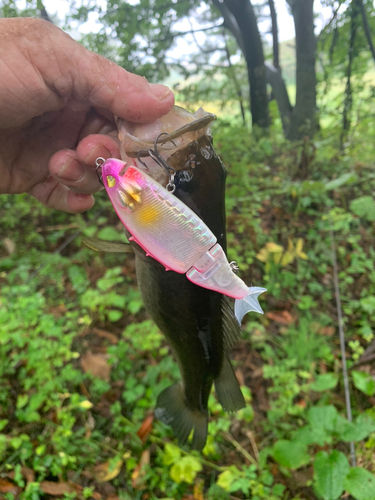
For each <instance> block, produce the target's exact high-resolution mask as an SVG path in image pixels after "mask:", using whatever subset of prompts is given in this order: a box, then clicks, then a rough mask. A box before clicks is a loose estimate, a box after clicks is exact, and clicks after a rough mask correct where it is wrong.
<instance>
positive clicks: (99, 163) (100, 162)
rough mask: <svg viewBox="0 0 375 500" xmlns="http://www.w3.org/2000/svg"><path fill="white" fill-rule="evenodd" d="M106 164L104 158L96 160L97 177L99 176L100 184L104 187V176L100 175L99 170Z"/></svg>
mask: <svg viewBox="0 0 375 500" xmlns="http://www.w3.org/2000/svg"><path fill="white" fill-rule="evenodd" d="M104 162H105V159H104V158H102V157H101V156H99V158H97V159H96V160H95V165H96V167H95V172H96V175H97V176H98V181H99V182H100V184H101V185H102V186H104V182H103V176H102V174H101V173H100V174H99V168H101V166H102V165H103V163H104Z"/></svg>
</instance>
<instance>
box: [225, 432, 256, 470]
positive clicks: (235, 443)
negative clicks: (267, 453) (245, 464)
mask: <svg viewBox="0 0 375 500" xmlns="http://www.w3.org/2000/svg"><path fill="white" fill-rule="evenodd" d="M222 436H223V437H224V438H225V439H226V440H227V441H229V442H230V443H231V444H232V445H233V446H234V447H235V448H236V450H237V451H239V452H240V453H241V454H242V455H243V456H244V457H245V458H246V459H247V460H248V461H249V462H250V463H251V464H253V465H255V466H256V467H257V468H258V462H257V461H256V460H255V458H254V457H252V456H251V455H250V453H249V452H247V451H246V450H245V448H244V447H243V446H241V445H240V443H239V442H238V441H236V440H235V439H234V437H232V436H231V435H230V434H229V433H228V432H223V433H222Z"/></svg>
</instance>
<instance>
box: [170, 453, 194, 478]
mask: <svg viewBox="0 0 375 500" xmlns="http://www.w3.org/2000/svg"><path fill="white" fill-rule="evenodd" d="M200 470H202V464H201V463H200V461H199V459H198V458H195V457H192V456H187V457H182V458H181V459H180V460H178V462H176V463H174V464H173V466H172V467H171V470H170V471H169V475H170V476H171V478H172V479H173V481H174V482H175V483H178V484H179V483H182V482H185V483H188V484H193V482H194V479H195V477H196V475H197V473H198V472H199V471H200Z"/></svg>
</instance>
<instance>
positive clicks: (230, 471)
mask: <svg viewBox="0 0 375 500" xmlns="http://www.w3.org/2000/svg"><path fill="white" fill-rule="evenodd" d="M240 477H242V472H241V471H239V470H238V469H237V467H236V466H235V465H231V466H230V467H228V468H227V470H225V471H224V472H222V473H221V474H219V477H218V479H217V483H216V484H218V485H219V486H220V488H223V490H225V491H231V486H232V484H233V483H234V481H237V479H239V478H240Z"/></svg>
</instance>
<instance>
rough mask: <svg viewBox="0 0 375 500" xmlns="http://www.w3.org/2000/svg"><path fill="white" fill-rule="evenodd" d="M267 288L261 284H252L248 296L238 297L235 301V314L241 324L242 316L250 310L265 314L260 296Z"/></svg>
mask: <svg viewBox="0 0 375 500" xmlns="http://www.w3.org/2000/svg"><path fill="white" fill-rule="evenodd" d="M266 291H267V289H266V288H261V287H259V286H251V287H250V288H249V290H248V293H247V295H246V297H244V298H243V299H236V300H235V302H234V314H235V316H236V318H237V321H238V322H239V324H241V321H242V318H243V317H244V316H245V314H247V313H248V312H251V311H253V312H257V313H259V314H263V309H262V308H261V307H260V304H259V302H258V297H259V295H260V294H261V293H263V292H266Z"/></svg>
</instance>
